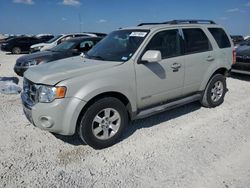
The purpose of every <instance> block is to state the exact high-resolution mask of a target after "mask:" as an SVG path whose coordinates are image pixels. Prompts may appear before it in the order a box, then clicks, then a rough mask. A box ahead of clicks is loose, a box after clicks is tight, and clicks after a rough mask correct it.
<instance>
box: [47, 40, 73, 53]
mask: <svg viewBox="0 0 250 188" xmlns="http://www.w3.org/2000/svg"><path fill="white" fill-rule="evenodd" d="M75 44H76V43H75V42H73V41H65V42H63V43H61V44H59V45H57V46H55V47H54V48H51V49H49V50H50V51H56V52H61V51H67V50H69V49H72V48H74V47H75Z"/></svg>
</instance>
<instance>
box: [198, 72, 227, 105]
mask: <svg viewBox="0 0 250 188" xmlns="http://www.w3.org/2000/svg"><path fill="white" fill-rule="evenodd" d="M226 90H227V86H226V77H225V76H223V75H221V74H216V75H214V76H213V77H212V78H211V79H210V81H209V82H208V84H207V87H206V89H205V91H204V94H203V97H202V100H201V104H202V105H203V106H204V107H207V108H214V107H216V106H219V105H221V104H222V103H223V102H224V97H225V94H226Z"/></svg>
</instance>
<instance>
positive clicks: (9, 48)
mask: <svg viewBox="0 0 250 188" xmlns="http://www.w3.org/2000/svg"><path fill="white" fill-rule="evenodd" d="M49 38H51V37H48V38H47V37H40V38H37V37H29V36H22V37H15V38H11V39H9V40H7V41H5V43H3V44H2V45H1V50H2V51H6V52H11V53H13V54H20V53H24V52H29V49H30V46H31V45H33V44H37V43H41V42H45V41H46V40H49Z"/></svg>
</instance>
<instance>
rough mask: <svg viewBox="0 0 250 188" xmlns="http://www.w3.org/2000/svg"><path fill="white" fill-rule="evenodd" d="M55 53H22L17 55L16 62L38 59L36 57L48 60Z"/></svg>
mask: <svg viewBox="0 0 250 188" xmlns="http://www.w3.org/2000/svg"><path fill="white" fill-rule="evenodd" d="M55 54H56V52H51V51H43V52H36V53H33V54H28V55H23V56H21V57H19V58H18V59H17V62H20V63H23V62H27V61H30V60H33V59H38V58H39V59H40V58H41V59H44V60H48V59H50V58H51V57H52V56H53V55H55Z"/></svg>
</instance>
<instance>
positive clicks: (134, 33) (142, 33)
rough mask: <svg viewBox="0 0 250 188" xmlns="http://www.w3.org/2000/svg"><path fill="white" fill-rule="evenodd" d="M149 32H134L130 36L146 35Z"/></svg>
mask: <svg viewBox="0 0 250 188" xmlns="http://www.w3.org/2000/svg"><path fill="white" fill-rule="evenodd" d="M146 34H147V32H132V33H131V34H130V35H129V36H130V37H145V36H146Z"/></svg>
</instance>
